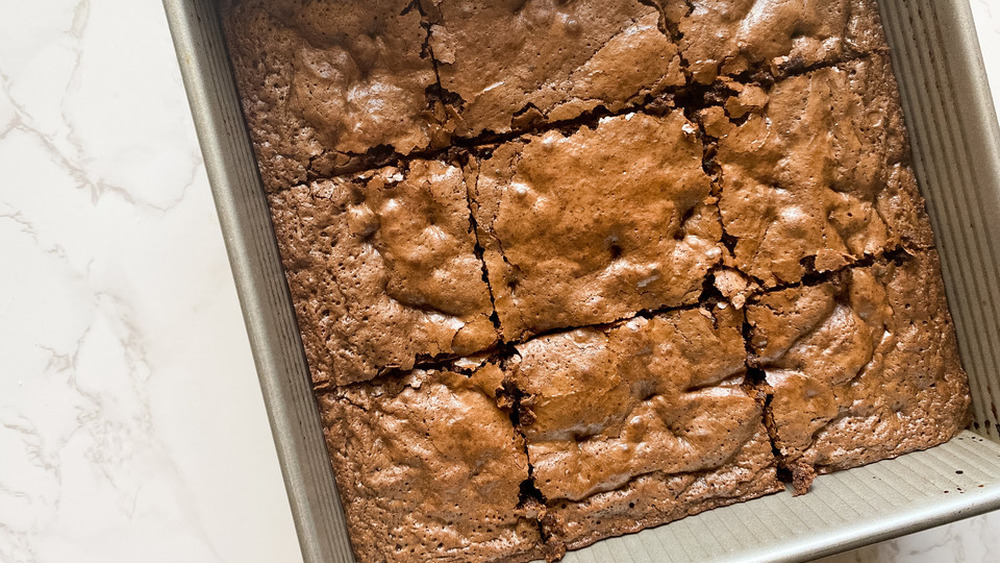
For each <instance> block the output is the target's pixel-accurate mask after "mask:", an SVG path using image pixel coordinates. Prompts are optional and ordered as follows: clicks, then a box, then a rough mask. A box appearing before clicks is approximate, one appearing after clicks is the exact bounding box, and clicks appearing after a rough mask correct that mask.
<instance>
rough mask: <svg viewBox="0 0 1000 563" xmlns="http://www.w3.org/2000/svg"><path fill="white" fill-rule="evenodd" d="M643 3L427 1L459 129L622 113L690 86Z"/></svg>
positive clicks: (501, 128)
mask: <svg viewBox="0 0 1000 563" xmlns="http://www.w3.org/2000/svg"><path fill="white" fill-rule="evenodd" d="M647 4H649V2H642V1H641V0H608V1H602V2H586V1H579V0H571V1H565V0H516V1H513V2H497V1H492V0H485V1H484V0H473V1H469V0H421V5H422V6H423V7H424V9H425V11H426V12H427V14H428V19H429V20H430V21H431V22H432V24H433V25H432V27H431V35H430V46H431V49H432V51H433V55H434V58H435V59H436V60H437V67H438V71H439V73H440V76H441V86H442V88H443V89H444V90H445V91H446V92H449V93H451V94H454V96H455V97H454V99H451V100H450V103H451V105H452V108H453V109H454V110H455V111H456V117H457V122H456V129H455V133H456V134H458V135H461V136H466V137H470V136H476V135H478V134H480V133H482V132H484V131H492V132H496V133H502V132H506V131H510V130H511V128H512V127H519V126H524V125H527V124H530V123H532V122H540V121H545V122H551V121H559V120H565V119H572V118H574V117H576V116H578V115H579V114H580V113H582V112H585V111H588V110H591V109H593V108H595V107H598V106H603V107H605V108H607V109H608V110H611V111H616V110H618V109H620V108H622V107H624V106H625V105H626V104H628V103H630V102H636V101H641V100H642V99H643V97H644V96H645V95H646V94H654V93H657V92H660V91H662V90H663V89H665V88H667V87H669V86H679V85H683V84H684V76H683V74H682V73H681V71H680V59H679V58H678V57H677V48H676V46H675V45H674V44H673V43H672V42H671V41H670V40H669V39H668V37H667V35H666V34H664V33H663V32H662V31H661V30H660V28H659V21H660V13H659V10H657V9H656V8H655V7H652V6H649V5H647Z"/></svg>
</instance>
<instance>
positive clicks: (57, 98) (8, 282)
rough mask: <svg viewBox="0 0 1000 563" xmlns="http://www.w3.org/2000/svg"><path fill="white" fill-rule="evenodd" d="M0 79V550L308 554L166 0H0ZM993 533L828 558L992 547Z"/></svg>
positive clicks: (210, 557) (149, 555)
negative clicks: (290, 501) (299, 536)
mask: <svg viewBox="0 0 1000 563" xmlns="http://www.w3.org/2000/svg"><path fill="white" fill-rule="evenodd" d="M993 1H994V0H978V1H977V3H976V13H977V18H978V22H979V24H980V25H981V32H982V37H983V42H984V50H985V52H986V53H987V57H986V58H987V61H988V63H989V65H990V66H991V69H992V72H993V74H994V76H995V77H997V84H1000V4H992V2H993ZM0 87H2V90H0V256H2V258H3V266H2V267H0V562H3V563H7V562H12V563H20V562H35V561H38V562H66V561H74V562H89V561H93V562H101V563H115V562H132V561H143V562H158V561H170V562H176V561H192V562H194V561H197V562H202V561H225V562H229V561H232V562H237V561H239V562H246V563H251V562H286V561H299V560H301V559H300V557H299V555H298V544H297V540H296V538H295V533H294V529H293V526H292V522H291V516H290V513H289V509H288V505H287V501H286V499H285V493H284V489H283V485H282V481H281V476H280V474H279V471H278V467H277V461H276V458H275V454H274V449H273V446H272V442H271V437H270V433H269V428H268V425H267V420H266V416H265V414H264V409H263V405H262V402H261V397H260V391H259V389H258V387H257V383H256V376H255V374H254V370H253V365H252V362H251V358H250V350H249V347H248V344H247V339H246V334H245V332H244V328H243V324H242V319H241V316H240V311H239V306H238V303H237V300H236V295H235V290H234V288H233V283H232V280H231V277H230V273H229V266H228V262H227V259H226V255H225V252H224V249H223V245H222V239H221V236H220V233H219V226H218V221H217V219H216V217H215V211H214V208H213V205H212V201H211V197H210V194H209V190H208V184H207V180H206V178H205V171H204V168H203V166H202V163H201V159H200V155H199V153H198V146H197V141H196V139H195V136H194V130H193V126H192V122H191V118H190V115H189V113H188V108H187V104H186V101H185V98H184V91H183V87H182V85H181V82H180V78H179V75H178V70H177V64H176V61H175V59H174V54H173V49H172V46H171V43H170V39H169V35H168V32H167V28H166V22H165V18H164V16H163V13H162V8H161V6H160V4H159V2H157V1H156V0H144V1H138V0H89V1H88V0H82V1H70V0H45V1H44V2H25V1H23V0H0ZM998 91H1000V88H998ZM998 532H1000V515H990V516H987V517H980V518H975V519H972V520H967V521H963V522H960V523H956V524H953V525H951V526H946V527H944V528H940V529H936V530H932V531H929V532H925V533H923V534H918V535H915V536H910V537H907V538H903V539H900V540H897V541H893V542H887V543H885V544H880V545H877V546H871V547H868V548H865V549H863V550H859V551H857V552H853V553H851V554H847V555H843V556H838V557H837V558H832V559H830V560H829V561H830V562H834V561H835V562H837V563H841V562H845V563H846V562H848V561H852V562H853V561H864V562H870V561H899V562H925V561H926V562H928V563H930V562H941V561H968V562H973V561H1000V540H998V537H1000V533H998Z"/></svg>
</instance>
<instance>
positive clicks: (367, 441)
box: [320, 365, 539, 561]
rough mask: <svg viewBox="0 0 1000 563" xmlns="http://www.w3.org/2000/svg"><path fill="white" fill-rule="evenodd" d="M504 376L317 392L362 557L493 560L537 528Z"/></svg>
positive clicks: (437, 375) (414, 377) (520, 548)
mask: <svg viewBox="0 0 1000 563" xmlns="http://www.w3.org/2000/svg"><path fill="white" fill-rule="evenodd" d="M502 381H503V373H502V372H501V371H500V369H499V368H498V367H496V366H495V365H487V366H485V367H483V368H481V369H479V370H477V371H476V372H474V373H473V374H472V375H464V374H459V373H454V372H451V371H434V370H427V371H425V370H415V371H414V372H412V373H411V374H410V375H409V376H407V377H406V378H405V379H389V380H386V381H382V382H379V383H376V384H359V385H355V386H351V387H347V388H342V389H339V390H336V391H334V392H331V393H327V394H322V395H320V406H321V410H322V413H323V420H324V425H325V427H326V438H327V441H328V443H329V446H330V451H331V454H332V456H333V462H334V466H335V468H336V469H337V470H338V471H337V475H338V485H339V487H340V490H341V493H342V494H343V495H344V498H345V499H348V500H347V502H346V506H345V509H346V512H347V517H348V525H349V527H350V529H351V534H352V539H353V541H354V545H355V548H356V549H357V550H358V552H359V555H360V556H361V557H362V559H363V560H365V561H386V560H392V561H428V560H431V559H435V560H444V559H449V560H458V558H461V560H466V559H477V560H491V561H492V560H497V559H502V558H504V557H512V556H514V555H516V554H520V553H526V552H529V551H531V550H533V549H535V547H536V545H537V542H538V539H539V538H538V525H537V522H535V521H534V520H530V519H528V518H525V517H524V516H523V514H522V511H521V510H520V509H519V508H518V504H519V498H520V497H519V495H520V487H521V483H522V482H523V481H525V480H527V479H528V461H527V458H526V456H525V453H524V443H523V439H522V438H521V437H520V436H519V435H518V434H517V432H515V430H514V426H513V423H512V422H511V419H510V416H509V413H507V412H505V411H503V410H501V409H500V408H499V407H498V406H497V391H498V390H499V389H500V387H501V386H502Z"/></svg>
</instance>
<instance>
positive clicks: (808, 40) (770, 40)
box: [658, 0, 888, 84]
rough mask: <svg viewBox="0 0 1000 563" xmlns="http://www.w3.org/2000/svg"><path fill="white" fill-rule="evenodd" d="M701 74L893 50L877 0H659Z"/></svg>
mask: <svg viewBox="0 0 1000 563" xmlns="http://www.w3.org/2000/svg"><path fill="white" fill-rule="evenodd" d="M658 1H659V2H660V3H661V4H663V6H664V10H665V13H666V15H667V21H668V22H669V26H670V27H671V28H672V29H673V30H675V33H676V34H677V36H678V37H679V40H678V43H679V45H680V47H681V54H682V56H683V57H684V60H685V63H686V70H687V71H688V72H690V74H691V76H692V78H693V79H694V81H696V82H699V83H702V84H709V83H711V82H712V81H713V80H715V79H716V77H718V76H737V75H741V74H753V73H755V72H756V71H765V72H769V73H771V74H773V75H775V76H783V75H786V74H788V73H791V72H796V71H801V70H803V69H806V68H809V67H811V66H814V65H818V64H823V63H834V62H842V61H844V60H847V59H849V58H855V57H858V56H860V55H865V54H871V53H876V52H886V51H887V50H888V46H887V44H886V41H885V36H884V33H883V30H882V24H881V21H880V20H879V14H878V6H877V5H876V3H875V0H822V1H816V0H689V1H686V2H675V1H672V0H658Z"/></svg>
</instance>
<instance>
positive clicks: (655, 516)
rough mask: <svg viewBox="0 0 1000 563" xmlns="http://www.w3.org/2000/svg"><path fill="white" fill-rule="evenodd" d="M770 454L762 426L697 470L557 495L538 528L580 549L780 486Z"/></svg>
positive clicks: (773, 489)
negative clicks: (581, 494)
mask: <svg viewBox="0 0 1000 563" xmlns="http://www.w3.org/2000/svg"><path fill="white" fill-rule="evenodd" d="M784 489H785V485H784V484H783V483H781V481H779V480H778V478H777V476H776V471H775V463H774V454H773V453H772V452H771V443H770V442H769V441H768V437H767V432H766V431H765V429H764V428H763V426H761V427H760V429H759V430H758V431H757V433H756V434H754V436H753V437H752V438H751V439H750V440H749V441H748V442H747V443H746V444H745V445H744V446H743V447H741V448H740V449H739V450H738V451H737V452H736V454H735V455H734V456H733V457H732V458H731V459H729V460H727V461H726V463H724V464H723V465H721V466H719V467H717V468H713V469H707V470H705V471H701V472H697V473H679V474H675V473H666V472H655V473H650V474H646V475H642V476H639V477H636V478H635V479H633V480H632V481H630V482H628V483H627V484H625V485H624V486H623V487H621V488H620V489H616V490H613V491H608V492H604V493H597V494H595V495H592V496H589V497H587V498H585V499H583V500H582V501H579V502H574V501H568V500H557V501H555V502H553V503H551V506H550V507H549V508H548V515H547V518H546V519H545V520H544V524H543V528H544V529H545V531H546V533H547V534H552V535H553V536H554V537H556V538H558V539H559V540H561V541H562V542H564V544H565V546H566V548H567V549H580V548H582V547H586V546H588V545H591V544H593V543H594V542H597V541H600V540H602V539H605V538H609V537H614V536H620V535H623V534H629V533H634V532H638V531H640V530H643V529H645V528H652V527H654V526H659V525H661V524H665V523H667V522H672V521H674V520H679V519H681V518H684V517H686V516H691V515H694V514H698V513H699V512H704V511H706V510H711V509H713V508H719V507H721V506H727V505H730V504H734V503H737V502H743V501H747V500H751V499H754V498H757V497H761V496H764V495H768V494H772V493H777V492H781V491H783V490H784Z"/></svg>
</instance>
